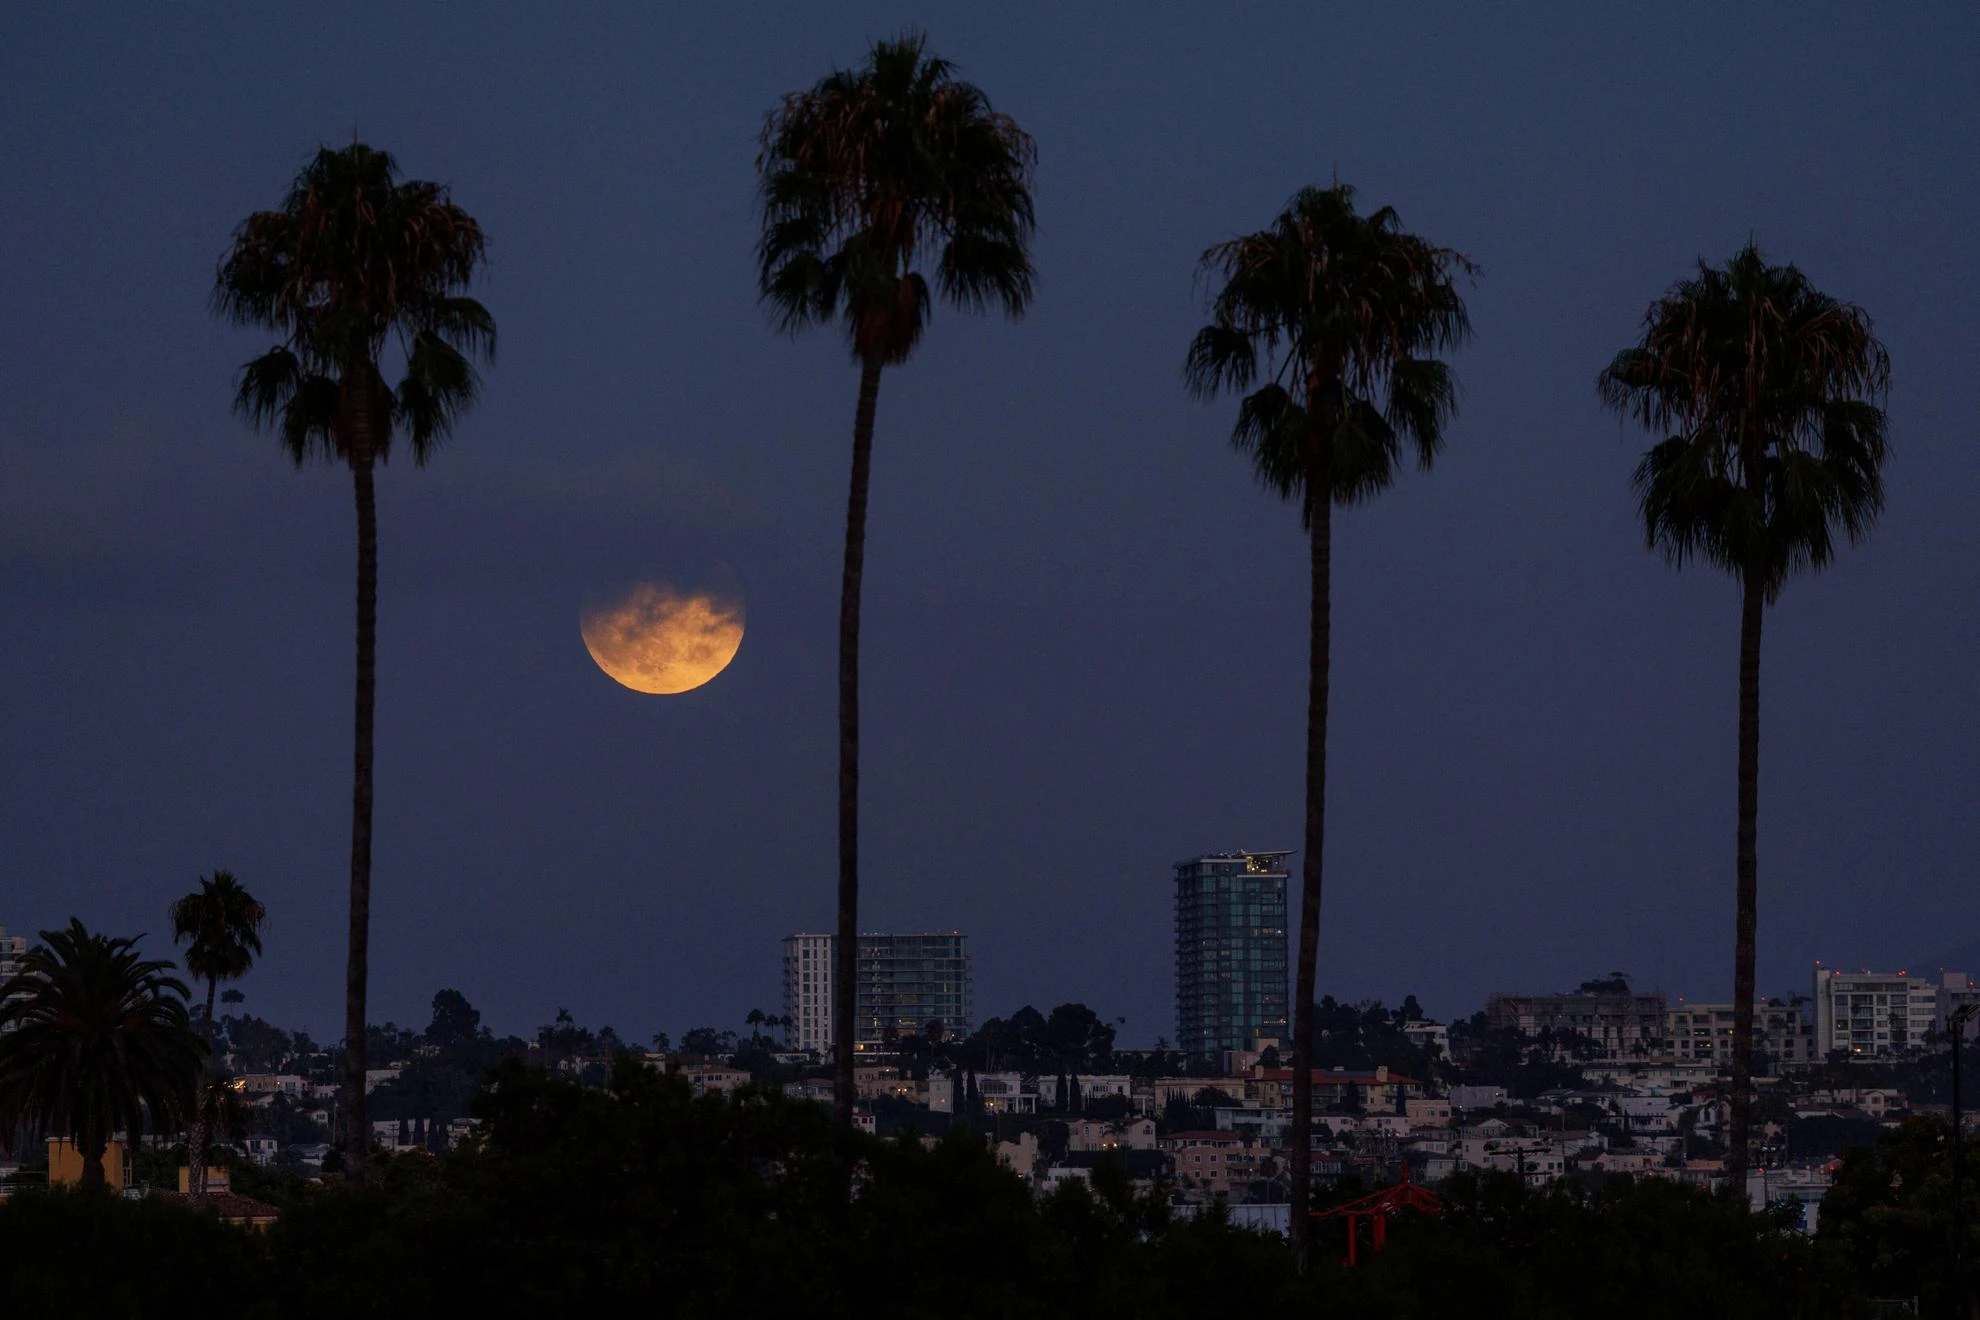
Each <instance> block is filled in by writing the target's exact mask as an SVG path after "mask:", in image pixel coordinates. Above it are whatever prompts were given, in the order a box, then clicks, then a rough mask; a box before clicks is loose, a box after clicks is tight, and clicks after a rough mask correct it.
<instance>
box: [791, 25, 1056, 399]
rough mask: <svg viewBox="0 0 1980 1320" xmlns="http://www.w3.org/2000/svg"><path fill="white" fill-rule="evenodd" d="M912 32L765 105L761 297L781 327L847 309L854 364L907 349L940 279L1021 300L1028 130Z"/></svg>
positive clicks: (956, 296)
mask: <svg viewBox="0 0 1980 1320" xmlns="http://www.w3.org/2000/svg"><path fill="white" fill-rule="evenodd" d="M926 46H927V41H926V38H924V37H922V36H921V35H920V34H918V33H909V34H907V35H905V36H903V37H901V38H900V39H898V40H895V41H882V42H879V43H877V44H875V45H874V47H873V49H872V51H871V53H870V54H869V56H868V58H867V61H866V63H865V65H864V66H863V67H861V68H858V69H842V70H839V71H837V72H835V73H833V74H831V75H830V76H828V77H826V78H824V79H821V80H820V81H819V82H818V83H817V85H815V86H814V87H812V89H811V90H810V91H808V92H796V93H793V94H791V95H790V96H787V97H786V98H784V102H783V104H782V105H781V106H780V107H778V109H776V110H775V111H772V112H771V114H770V116H769V119H768V122H767V123H766V124H765V126H764V129H763V136H762V153H761V155H760V156H759V157H758V158H757V171H758V174H759V175H760V176H761V180H762V184H761V201H762V207H763V235H762V239H761V241H760V242H759V243H758V246H757V258H758V263H759V273H760V278H761V287H762V293H763V298H764V300H765V301H766V302H768V303H769V304H770V305H771V307H772V308H773V309H774V310H775V312H776V314H777V316H778V319H779V320H780V322H781V323H782V325H783V326H784V327H785V328H786V329H788V330H793V331H794V330H797V329H800V328H802V327H804V326H807V325H811V324H816V323H822V322H826V321H830V320H832V319H833V318H834V317H842V318H843V319H844V321H845V326H846V333H847V336H848V338H849V340H850V342H851V345H852V350H853V355H854V356H855V357H856V358H858V359H859V360H860V361H862V362H874V363H880V364H887V365H892V364H894V363H899V362H902V361H905V360H906V359H907V356H908V354H909V353H910V352H912V351H913V349H914V346H915V345H916V343H918V342H919V341H920V338H921V332H922V329H923V328H924V327H925V326H926V324H927V321H928V313H929V308H930V303H931V301H932V296H931V291H930V287H929V267H930V266H931V264H932V273H933V276H934V284H935V288H936V290H938V291H939V292H940V294H941V295H942V296H943V297H944V298H946V299H948V300H949V302H950V303H952V304H953V305H955V306H958V307H964V308H972V309H980V308H983V307H985V306H987V305H989V304H990V303H992V302H995V303H998V304H1000V305H1001V306H1002V307H1003V309H1004V311H1005V312H1006V313H1007V314H1008V315H1010V316H1013V317H1015V316H1020V315H1022V314H1023V313H1024V310H1025V307H1026V306H1027V305H1028V304H1029V303H1030V301H1031V289H1032V268H1031V256H1030V253H1029V250H1028V244H1029V242H1030V238H1031V232H1032V227H1033V218H1032V209H1031V184H1030V176H1031V168H1032V164H1033V162H1034V160H1035V157H1036V152H1035V150H1034V148H1033V145H1032V141H1031V138H1030V137H1029V136H1028V135H1027V134H1026V133H1025V132H1024V131H1023V130H1022V129H1020V128H1019V127H1018V126H1017V124H1016V123H1014V122H1013V121H1012V120H1011V119H1010V118H1009V117H1008V116H1006V115H1001V114H998V113H997V112H995V111H994V110H992V109H991V108H990V102H989V100H988V98H986V97H985V96H984V94H983V93H982V92H981V91H980V90H978V89H977V88H976V87H974V86H972V85H970V84H969V83H966V82H961V81H959V80H958V79H957V78H956V76H955V68H954V66H953V65H951V64H950V63H949V62H948V61H947V60H943V59H937V58H935V57H933V56H930V55H928V54H927V53H926Z"/></svg>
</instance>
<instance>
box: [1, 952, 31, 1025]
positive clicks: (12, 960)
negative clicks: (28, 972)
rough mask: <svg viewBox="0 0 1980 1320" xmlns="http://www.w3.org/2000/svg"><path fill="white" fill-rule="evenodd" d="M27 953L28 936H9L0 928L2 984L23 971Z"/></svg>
mask: <svg viewBox="0 0 1980 1320" xmlns="http://www.w3.org/2000/svg"><path fill="white" fill-rule="evenodd" d="M27 952H28V941H27V936H25V935H9V934H8V933H7V928H6V927H5V926H0V983H4V982H5V981H7V980H8V979H9V978H10V977H12V976H14V975H15V974H16V973H18V972H19V971H20V970H21V960H22V959H23V958H25V957H27ZM0 1030H4V1028H0Z"/></svg>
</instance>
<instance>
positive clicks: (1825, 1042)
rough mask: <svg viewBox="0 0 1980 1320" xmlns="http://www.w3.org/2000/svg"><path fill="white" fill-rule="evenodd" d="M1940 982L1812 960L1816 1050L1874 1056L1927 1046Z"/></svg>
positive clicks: (1901, 973) (1934, 1015)
mask: <svg viewBox="0 0 1980 1320" xmlns="http://www.w3.org/2000/svg"><path fill="white" fill-rule="evenodd" d="M1940 989H1941V987H1940V985H1939V984H1937V983H1935V982H1934V981H1933V980H1932V979H1931V978H1929V977H1923V976H1916V977H1914V976H1910V975H1908V974H1906V973H1904V972H1844V971H1838V970H1836V969H1833V968H1828V967H1824V966H1822V965H1821V964H1820V963H1817V964H1815V1049H1816V1051H1817V1053H1818V1055H1819V1056H1820V1057H1823V1058H1827V1057H1828V1056H1829V1055H1830V1054H1842V1055H1844V1056H1845V1057H1848V1058H1872V1057H1875V1056H1876V1055H1880V1054H1884V1055H1889V1054H1913V1053H1916V1052H1918V1051H1920V1050H1923V1049H1926V1048H1929V1047H1930V1044H1931V1041H1932V1031H1933V1028H1934V1027H1935V1026H1936V1025H1937V1018H1938V1015H1939V991H1940Z"/></svg>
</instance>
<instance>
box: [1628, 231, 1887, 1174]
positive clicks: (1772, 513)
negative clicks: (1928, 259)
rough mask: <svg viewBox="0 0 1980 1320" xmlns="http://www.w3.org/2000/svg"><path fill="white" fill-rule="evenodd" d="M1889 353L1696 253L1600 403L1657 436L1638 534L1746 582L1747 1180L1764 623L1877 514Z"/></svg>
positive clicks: (1802, 302)
mask: <svg viewBox="0 0 1980 1320" xmlns="http://www.w3.org/2000/svg"><path fill="white" fill-rule="evenodd" d="M1889 379H1890V359H1889V357H1888V356H1887V355H1886V354H1885V352H1884V348H1883V345H1882V344H1880V343H1878V341H1877V338H1876V336H1875V335H1874V334H1873V333H1872V329H1871V323H1870V318H1869V316H1868V315H1866V314H1865V313H1864V311H1863V310H1862V309H1861V308H1859V307H1855V306H1853V305H1851V304H1849V303H1844V302H1838V301H1837V300H1836V299H1834V298H1831V297H1830V296H1829V295H1827V294H1825V293H1823V292H1821V291H1820V290H1818V289H1816V288H1815V287H1814V286H1813V285H1812V284H1810V283H1809V282H1808V278H1807V277H1806V276H1805V275H1803V274H1802V273H1801V272H1800V271H1799V270H1797V269H1795V268H1794V267H1793V266H1775V265H1770V264H1769V263H1768V262H1767V260H1766V258H1765V257H1764V256H1763V255H1762V254H1761V253H1760V250H1759V249H1758V248H1757V247H1755V246H1754V245H1752V244H1750V243H1749V244H1748V245H1747V246H1746V247H1744V248H1742V249H1741V250H1740V251H1739V252H1738V253H1737V254H1736V255H1734V257H1733V258H1732V259H1731V260H1730V261H1728V262H1726V263H1725V264H1724V265H1723V266H1708V265H1706V264H1705V263H1703V262H1700V263H1699V267H1698V274H1697V276H1696V277H1695V278H1693V279H1688V280H1681V281H1679V282H1678V283H1677V284H1675V285H1673V286H1672V287H1671V289H1670V291H1669V292H1668V293H1666V294H1665V295H1664V296H1663V297H1662V298H1660V299H1658V300H1657V301H1656V302H1654V303H1652V304H1651V305H1650V310H1649V312H1648V313H1646V314H1645V316H1644V319H1643V337H1642V339H1641V341H1640V342H1638V343H1637V345H1636V346H1635V347H1633V348H1628V349H1624V350H1623V351H1622V352H1621V353H1618V354H1617V355H1616V357H1615V360H1614V361H1612V362H1611V363H1610V364H1609V365H1608V366H1607V367H1606V368H1604V369H1603V371H1602V373H1601V376H1600V377H1599V379H1598V381H1597V389H1598V391H1599V392H1600V394H1601V397H1602V400H1603V402H1605V403H1606V404H1608V406H1609V407H1611V408H1613V409H1614V410H1615V411H1616V412H1618V413H1620V414H1622V415H1623V416H1624V417H1629V418H1634V419H1635V420H1636V421H1638V422H1640V423H1642V424H1643V425H1644V426H1645V427H1647V428H1649V429H1650V430H1651V431H1652V432H1653V433H1654V434H1659V435H1662V436H1664V437H1666V438H1665V439H1663V440H1661V441H1659V442H1658V443H1657V444H1655V445H1653V446H1652V447H1651V449H1650V450H1649V452H1648V453H1646V454H1645V455H1644V456H1643V460H1642V462H1641V463H1639V464H1638V465H1637V468H1636V475H1635V486H1636V491H1637V494H1638V496H1639V497H1640V500H1641V516H1642V518H1643V528H1644V534H1645V537H1646V539H1647V541H1648V543H1649V545H1650V547H1651V548H1652V549H1655V550H1661V551H1662V552H1663V553H1664V555H1665V557H1666V558H1667V559H1669V560H1670V562H1671V563H1672V564H1673V565H1674V566H1682V565H1683V564H1685V563H1687V562H1689V561H1690V560H1692V559H1693V558H1702V559H1704V560H1705V561H1706V562H1708V563H1710V564H1713V565H1715V566H1716V567H1718V568H1722V569H1724V570H1725V571H1726V572H1728V573H1731V574H1732V575H1733V576H1734V577H1735V578H1736V579H1738V581H1739V584H1740V624H1739V801H1738V812H1737V815H1738V824H1737V830H1736V834H1737V840H1736V845H1735V856H1734V875H1735V890H1736V899H1735V909H1736V912H1735V918H1734V946H1733V1041H1732V1114H1731V1120H1732V1121H1731V1128H1732V1130H1731V1132H1730V1134H1729V1137H1728V1150H1727V1159H1726V1169H1727V1173H1728V1175H1729V1180H1730V1181H1731V1183H1732V1185H1733V1186H1735V1187H1744V1186H1745V1185H1746V1184H1745V1178H1746V1165H1747V1141H1748V1136H1749V1133H1750V1131H1751V1118H1752V1112H1753V994H1754V984H1753V981H1754V971H1753V964H1754V953H1755V946H1756V930H1757V926H1758V920H1759V913H1758V909H1759V896H1758V891H1759V879H1758V877H1759V860H1758V850H1757V823H1756V822H1757V817H1758V810H1759V798H1760V627H1761V624H1762V622H1763V620H1764V618H1765V613H1766V607H1767V605H1769V604H1771V603H1772V602H1773V601H1774V600H1776V599H1777V598H1779V596H1780V594H1781V589H1782V588H1783V587H1785V586H1786V585H1787V580H1788V578H1789V577H1791V576H1793V574H1794V573H1796V572H1797V571H1800V570H1804V569H1806V570H1809V571H1814V570H1817V569H1820V568H1822V567H1823V566H1825V565H1826V564H1828V563H1829V561H1830V560H1831V559H1832V558H1833V557H1834V555H1835V548H1836V540H1837V537H1838V535H1840V536H1841V537H1843V538H1845V539H1847V540H1849V541H1851V542H1855V541H1857V540H1859V539H1861V538H1862V537H1863V536H1864V535H1865V534H1866V533H1868V532H1869V530H1870V527H1871V525H1872V524H1873V523H1874V522H1875V521H1876V518H1877V514H1878V512H1879V511H1880V510H1881V509H1882V508H1883V503H1884V483H1883V475H1882V470H1883V462H1884V454H1885V433H1884V414H1883V410H1882V409H1881V408H1879V407H1878V406H1877V400H1878V399H1879V398H1881V397H1882V395H1883V392H1884V390H1885V388H1886V386H1887V385H1888V383H1889Z"/></svg>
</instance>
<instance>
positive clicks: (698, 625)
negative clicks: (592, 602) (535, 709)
mask: <svg viewBox="0 0 1980 1320" xmlns="http://www.w3.org/2000/svg"><path fill="white" fill-rule="evenodd" d="M581 623H582V627H581V632H582V633H583V636H584V647H585V649H586V650H587V651H589V652H591V658H592V659H593V660H596V661H597V662H598V667H599V668H600V669H602V670H604V671H605V672H606V673H607V674H610V675H611V676H612V677H613V678H615V679H617V680H618V681H619V682H621V683H623V684H625V685H626V686H627V687H629V688H631V689H632V690H633V691H635V692H651V693H655V694H672V693H676V692H687V691H690V690H692V689H694V688H698V687H700V686H701V685H702V684H703V683H706V682H707V681H708V680H709V679H711V678H713V677H715V675H717V674H719V673H721V672H722V671H723V670H724V669H727V668H728V667H729V662H730V661H731V660H733V659H735V658H736V648H737V647H739V646H741V645H742V636H743V607H742V602H741V601H739V600H723V599H721V598H720V597H718V596H714V595H710V594H708V593H706V592H703V593H700V594H697V595H683V594H682V593H680V592H678V591H675V590H674V589H673V588H672V587H669V586H664V585H662V584H659V583H654V582H641V583H638V584H637V585H635V586H634V587H633V588H632V590H631V591H629V592H627V593H626V594H625V596H624V597H622V598H621V599H620V600H619V601H618V602H617V603H616V604H610V605H604V606H600V607H599V608H597V609H591V610H586V611H585V613H584V616H583V619H582V620H581Z"/></svg>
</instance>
